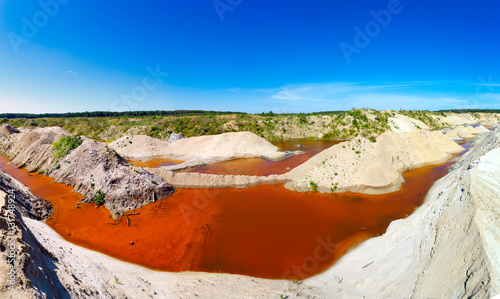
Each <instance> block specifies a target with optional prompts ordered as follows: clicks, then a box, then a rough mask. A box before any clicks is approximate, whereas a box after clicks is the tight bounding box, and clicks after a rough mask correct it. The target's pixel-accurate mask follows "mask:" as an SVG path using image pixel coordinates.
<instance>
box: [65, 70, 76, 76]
mask: <svg viewBox="0 0 500 299" xmlns="http://www.w3.org/2000/svg"><path fill="white" fill-rule="evenodd" d="M66 73H70V74H75V75H76V74H78V72H76V71H73V70H67V71H66Z"/></svg>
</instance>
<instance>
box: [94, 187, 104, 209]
mask: <svg viewBox="0 0 500 299" xmlns="http://www.w3.org/2000/svg"><path fill="white" fill-rule="evenodd" d="M105 200H106V195H105V194H104V193H103V192H102V191H101V190H97V191H96V192H95V195H94V202H95V204H96V205H98V206H100V205H103V204H104V202H105Z"/></svg>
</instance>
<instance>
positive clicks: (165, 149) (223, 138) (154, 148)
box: [110, 132, 285, 161]
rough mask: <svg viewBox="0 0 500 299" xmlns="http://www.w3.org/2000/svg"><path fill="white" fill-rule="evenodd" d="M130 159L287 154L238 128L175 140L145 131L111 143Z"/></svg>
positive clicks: (220, 158) (188, 158)
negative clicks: (170, 140) (150, 135)
mask: <svg viewBox="0 0 500 299" xmlns="http://www.w3.org/2000/svg"><path fill="white" fill-rule="evenodd" d="M110 147H111V148H113V149H115V150H116V151H117V152H118V154H120V155H121V156H122V157H124V158H126V159H132V160H140V161H144V160H149V159H154V158H170V159H178V160H190V159H204V158H211V159H218V160H223V159H234V158H250V157H260V156H265V157H269V158H279V157H282V156H284V155H285V153H283V152H280V151H279V149H278V148H277V147H276V146H274V145H273V144H271V143H270V142H269V141H267V140H265V139H264V138H262V137H259V136H257V135H255V134H254V133H251V132H234V133H225V134H220V135H207V136H199V137H191V138H184V139H180V140H178V141H176V142H174V143H169V142H167V141H163V140H159V139H156V138H152V137H149V136H144V135H132V136H124V137H122V138H120V139H118V140H116V141H114V142H112V143H111V144H110Z"/></svg>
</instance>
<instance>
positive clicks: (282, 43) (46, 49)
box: [0, 0, 500, 113]
mask: <svg viewBox="0 0 500 299" xmlns="http://www.w3.org/2000/svg"><path fill="white" fill-rule="evenodd" d="M498 15H500V3H499V1H493V0H490V1H474V2H472V1H430V0H428V1H425V0H413V1H411V0H401V1H396V0H389V1H378V0H377V1H327V0H317V1H303V0H300V1H298V0H297V1H296V0H290V1H286V2H285V1H279V2H278V1H261V0H252V1H250V0H216V1H213V0H207V1H201V0H192V1H170V0H164V1H159V0H158V1H152V0H145V1H141V2H139V1H126V0H122V1H78V0H41V1H40V2H39V1H24V0H23V1H20V0H0V36H1V37H2V38H0V113H2V112H31V113H43V112H69V111H95V110H109V111H124V110H173V109H204V110H231V111H244V112H251V113H260V112H263V111H270V110H272V111H274V112H314V111H325V110H344V109H351V108H353V107H356V108H364V107H366V108H375V109H400V108H403V109H429V110H438V109H458V108H500V59H499V58H498V55H499V54H498V53H500V40H499V38H498V30H499V29H500V20H499V19H500V18H498Z"/></svg>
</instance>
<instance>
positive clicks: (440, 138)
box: [285, 131, 463, 194]
mask: <svg viewBox="0 0 500 299" xmlns="http://www.w3.org/2000/svg"><path fill="white" fill-rule="evenodd" d="M462 150H463V148H462V147H460V146H458V145H456V144H455V143H454V142H453V141H452V140H451V139H449V138H447V137H446V136H444V135H443V134H442V133H440V132H431V133H429V134H428V135H426V134H425V133H419V132H418V131H411V132H407V133H394V132H391V131H387V132H385V133H384V134H382V135H380V136H379V137H378V138H377V140H376V142H375V143H372V142H370V141H369V140H367V139H365V138H362V137H359V138H354V139H353V140H351V141H348V142H344V143H340V144H337V145H334V146H332V147H331V148H329V149H327V150H325V151H323V152H321V153H319V154H318V155H316V156H314V157H313V158H311V159H310V160H309V161H307V162H306V163H304V164H302V165H300V166H298V167H296V168H295V169H293V170H291V171H290V172H289V173H288V174H287V175H286V177H287V178H288V179H290V180H291V181H290V182H288V183H287V184H286V185H285V186H286V187H287V188H289V189H292V190H296V191H306V190H311V188H312V185H314V184H315V185H316V186H317V189H318V191H321V192H345V191H355V192H363V193H370V194H378V193H385V192H390V191H395V190H397V189H399V186H400V185H401V183H402V182H403V177H402V176H401V172H403V171H404V170H407V169H411V168H416V167H421V166H424V165H431V164H438V163H442V162H444V161H446V160H447V159H449V158H450V157H451V154H452V153H458V152H460V151H462Z"/></svg>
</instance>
